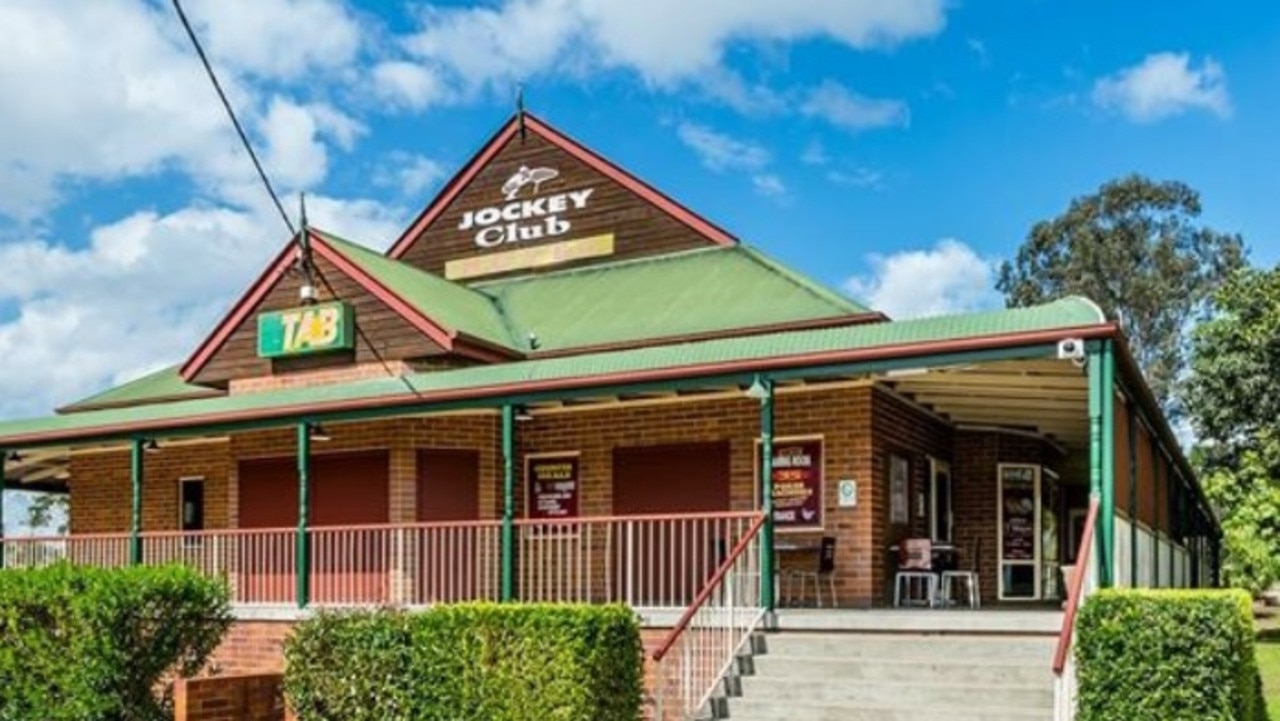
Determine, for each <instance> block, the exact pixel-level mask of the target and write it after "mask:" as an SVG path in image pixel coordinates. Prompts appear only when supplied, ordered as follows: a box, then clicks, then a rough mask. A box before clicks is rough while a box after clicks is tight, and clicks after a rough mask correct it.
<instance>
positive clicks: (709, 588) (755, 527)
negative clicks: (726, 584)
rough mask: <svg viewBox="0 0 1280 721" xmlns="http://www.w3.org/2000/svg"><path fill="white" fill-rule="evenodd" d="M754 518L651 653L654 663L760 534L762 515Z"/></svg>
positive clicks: (682, 631)
mask: <svg viewBox="0 0 1280 721" xmlns="http://www.w3.org/2000/svg"><path fill="white" fill-rule="evenodd" d="M755 516H756V520H755V521H753V522H752V524H751V525H750V526H749V527H748V528H747V532H746V533H744V534H742V538H740V539H738V544H737V545H736V546H734V547H733V550H732V551H730V552H729V556H728V558H725V559H724V563H722V564H720V567H719V568H717V569H716V572H715V573H714V574H712V576H711V578H710V579H708V580H707V583H706V585H705V586H703V587H702V590H701V591H700V592H698V595H697V596H696V597H695V598H694V599H693V603H691V604H689V607H688V608H686V609H685V611H684V615H682V616H680V620H679V621H678V622H677V623H676V625H675V627H674V628H672V629H671V632H670V633H668V634H667V637H666V638H665V639H663V641H662V644H661V645H659V646H658V649H657V650H656V651H654V652H653V660H654V661H655V662H656V661H661V660H662V658H663V656H666V655H667V652H668V651H670V650H671V647H672V646H675V645H676V641H679V640H680V636H681V635H683V634H684V632H685V630H686V629H687V628H688V627H689V624H690V623H692V622H693V616H694V614H696V613H697V612H698V609H700V608H702V606H703V604H705V603H706V602H707V599H709V598H711V594H712V592H714V591H715V588H716V586H718V585H719V584H720V581H721V580H722V579H723V578H724V577H725V575H726V574H728V573H729V569H730V568H732V567H733V564H734V563H735V562H736V561H737V560H738V557H739V556H741V555H742V554H743V553H744V552H745V551H746V550H747V546H748V545H750V543H751V539H753V538H755V537H756V534H758V533H760V529H761V527H763V526H764V514H763V513H756V514H755Z"/></svg>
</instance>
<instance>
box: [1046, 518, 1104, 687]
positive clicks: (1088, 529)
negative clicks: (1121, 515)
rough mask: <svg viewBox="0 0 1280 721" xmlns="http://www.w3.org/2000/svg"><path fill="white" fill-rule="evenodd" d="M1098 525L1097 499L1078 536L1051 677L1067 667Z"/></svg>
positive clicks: (1059, 674) (1058, 674)
mask: <svg viewBox="0 0 1280 721" xmlns="http://www.w3.org/2000/svg"><path fill="white" fill-rule="evenodd" d="M1097 523H1098V499H1096V498H1093V499H1090V500H1089V515H1088V516H1086V517H1085V521H1084V533H1082V534H1081V535H1080V549H1079V552H1078V553H1076V570H1075V573H1073V574H1072V575H1071V588H1070V589H1069V590H1068V592H1067V608H1066V613H1065V614H1064V615H1063V617H1062V630H1061V631H1060V632H1059V633H1058V647H1057V648H1056V649H1054V652H1053V675H1055V676H1061V675H1062V670H1063V669H1064V668H1066V667H1067V653H1068V651H1070V649H1071V635H1072V634H1073V633H1075V630H1076V611H1077V610H1078V609H1079V608H1080V595H1081V594H1082V593H1084V581H1085V575H1086V574H1088V573H1089V557H1090V555H1091V554H1092V552H1093V531H1094V526H1096V525H1097Z"/></svg>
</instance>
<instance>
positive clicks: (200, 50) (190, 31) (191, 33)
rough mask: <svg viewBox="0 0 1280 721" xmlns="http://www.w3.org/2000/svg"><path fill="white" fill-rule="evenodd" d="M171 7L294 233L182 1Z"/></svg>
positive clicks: (285, 221)
mask: <svg viewBox="0 0 1280 721" xmlns="http://www.w3.org/2000/svg"><path fill="white" fill-rule="evenodd" d="M173 9H174V10H176V11H177V12H178V19H179V20H181V21H182V27H183V28H185V29H186V31H187V37H189V38H191V44H192V45H194V46H195V49H196V54H197V55H199V56H200V62H201V63H202V64H203V65H204V71H205V72H206V73H207V74H208V75H209V81H210V82H212V83H213V89H214V90H217V91H218V98H219V99H220V100H221V101H222V107H223V108H224V109H225V110H226V111H227V115H228V117H230V118H231V124H232V125H234V126H235V128H236V134H237V135H239V136H240V142H241V143H242V144H243V145H244V149H245V150H246V151H247V152H248V153H249V159H250V160H252V161H253V167H254V168H255V169H257V171H258V177H259V178H260V179H261V180H262V185H263V186H264V187H265V188H266V189H267V195H270V196H271V202H273V203H275V205H276V210H277V211H279V212H280V219H281V220H283V221H284V224H285V227H287V228H288V229H289V235H291V236H292V235H294V234H295V233H296V232H297V231H296V230H295V229H294V227H293V221H291V220H289V214H288V213H286V212H284V205H283V204H282V203H281V202H280V196H278V195H276V190H275V188H273V187H271V179H270V178H268V177H267V171H265V170H263V169H262V163H261V162H259V161H258V154H257V153H255V152H254V151H253V144H252V143H250V142H249V136H248V135H247V134H246V133H245V132H244V126H242V125H240V119H239V118H237V117H236V111H235V109H234V108H232V107H231V101H229V100H227V94H226V93H225V92H223V90H222V83H220V82H218V75H217V73H215V72H214V71H213V65H211V64H210V63H209V57H208V56H207V55H205V52H204V47H202V46H201V45H200V38H198V37H196V31H195V29H194V28H192V27H191V21H190V20H188V19H187V13H186V12H184V11H183V9H182V3H181V2H179V0H173Z"/></svg>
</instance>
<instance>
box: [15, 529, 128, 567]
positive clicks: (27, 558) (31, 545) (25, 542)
mask: <svg viewBox="0 0 1280 721" xmlns="http://www.w3.org/2000/svg"><path fill="white" fill-rule="evenodd" d="M0 559H2V560H3V566H4V567H5V568H40V567H42V566H48V565H52V564H54V563H59V562H62V561H68V562H71V563H74V564H77V565H83V566H98V567H100V568H112V567H115V566H127V565H129V536H128V534H119V533H95V534H86V535H78V536H31V537H15V538H5V539H3V541H2V542H0Z"/></svg>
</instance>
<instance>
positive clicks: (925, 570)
mask: <svg viewBox="0 0 1280 721" xmlns="http://www.w3.org/2000/svg"><path fill="white" fill-rule="evenodd" d="M900 551H901V553H900V554H899V562H898V573H897V575H896V576H895V577H894V583H893V605H894V606H895V607H896V606H901V605H902V599H903V596H904V595H905V596H906V600H907V603H908V604H909V605H917V604H916V591H917V590H918V589H919V588H920V585H919V584H920V582H923V584H924V592H925V595H924V598H922V599H919V600H920V601H921V602H922V603H923V605H926V606H930V607H932V606H933V605H934V604H935V603H937V600H938V575H937V574H935V573H934V572H933V541H931V540H929V539H927V538H908V539H906V540H905V541H903V542H902V546H901V547H900ZM904 590H905V591H906V593H905V594H904V593H903V591H904Z"/></svg>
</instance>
